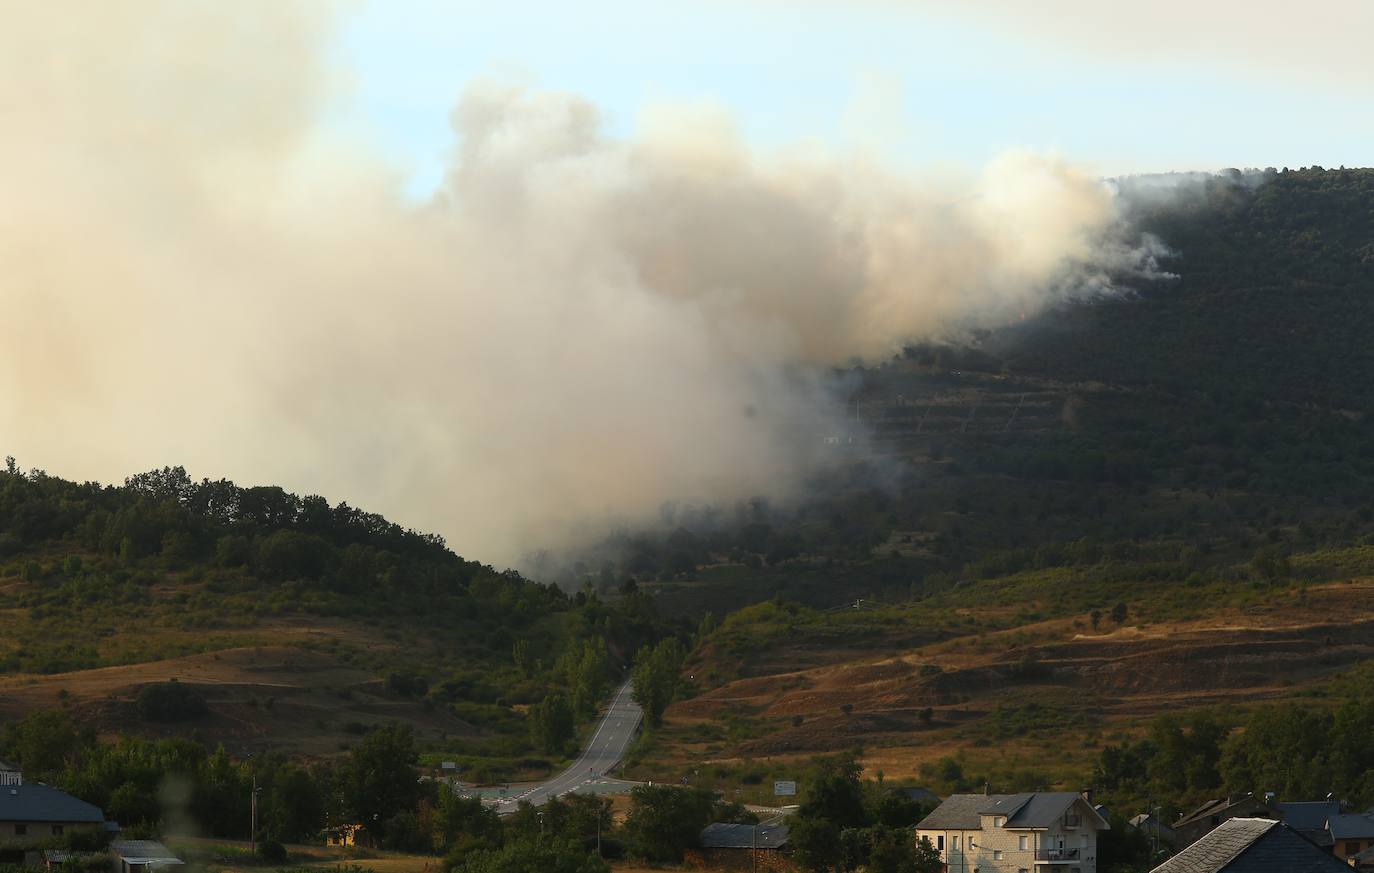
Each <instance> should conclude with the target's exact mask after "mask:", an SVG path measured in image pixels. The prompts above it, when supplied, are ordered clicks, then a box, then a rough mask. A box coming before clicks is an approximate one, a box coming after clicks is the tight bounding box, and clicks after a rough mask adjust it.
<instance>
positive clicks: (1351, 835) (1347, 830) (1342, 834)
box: [1326, 813, 1374, 840]
mask: <svg viewBox="0 0 1374 873" xmlns="http://www.w3.org/2000/svg"><path fill="white" fill-rule="evenodd" d="M1326 826H1327V829H1328V830H1330V831H1331V839H1333V840H1367V839H1370V838H1374V816H1371V815H1368V814H1365V813H1352V814H1349V815H1333V816H1332V817H1331V818H1329V819H1327V823H1326Z"/></svg>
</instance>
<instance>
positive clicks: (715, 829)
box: [697, 822, 787, 849]
mask: <svg viewBox="0 0 1374 873" xmlns="http://www.w3.org/2000/svg"><path fill="white" fill-rule="evenodd" d="M755 831H757V832H758V833H757V836H756V835H755ZM697 841H698V842H699V843H701V847H702V848H703V849H750V848H753V847H754V846H758V847H759V848H760V849H781V848H782V847H783V846H785V845H787V825H747V824H726V823H724V822H716V823H715V824H709V825H707V826H706V829H705V830H704V831H702V832H701V835H700V836H699V837H698V838H697Z"/></svg>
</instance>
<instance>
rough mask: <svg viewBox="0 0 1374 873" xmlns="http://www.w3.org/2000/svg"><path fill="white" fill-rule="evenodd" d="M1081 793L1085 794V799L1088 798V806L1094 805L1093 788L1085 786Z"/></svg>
mask: <svg viewBox="0 0 1374 873" xmlns="http://www.w3.org/2000/svg"><path fill="white" fill-rule="evenodd" d="M1079 793H1080V794H1082V795H1083V799H1084V800H1086V801H1087V802H1088V806H1092V805H1093V790H1092V789H1091V788H1084V789H1083V790H1082V791H1081V792H1079Z"/></svg>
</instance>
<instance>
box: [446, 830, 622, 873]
mask: <svg viewBox="0 0 1374 873" xmlns="http://www.w3.org/2000/svg"><path fill="white" fill-rule="evenodd" d="M452 870H453V871H454V873H530V871H532V870H538V871H540V873H609V870H610V868H609V867H607V866H606V862H605V861H603V860H601V859H600V858H598V857H597V856H596V855H594V854H592V853H590V852H588V851H587V850H586V849H585V848H583V847H582V845H581V844H580V843H577V842H575V841H573V840H553V839H540V838H538V837H523V838H521V839H518V840H514V841H512V842H510V843H508V844H506V845H505V846H503V847H502V848H500V849H494V850H487V851H481V852H477V853H475V854H474V855H472V857H470V858H467V859H466V860H465V861H463V862H462V863H461V865H459V866H455V867H452Z"/></svg>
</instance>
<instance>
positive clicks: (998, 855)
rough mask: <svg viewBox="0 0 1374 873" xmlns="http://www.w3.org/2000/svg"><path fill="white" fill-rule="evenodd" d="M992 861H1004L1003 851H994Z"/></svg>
mask: <svg viewBox="0 0 1374 873" xmlns="http://www.w3.org/2000/svg"><path fill="white" fill-rule="evenodd" d="M992 860H994V861H1000V860H1002V850H1001V849H993V850H992Z"/></svg>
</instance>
